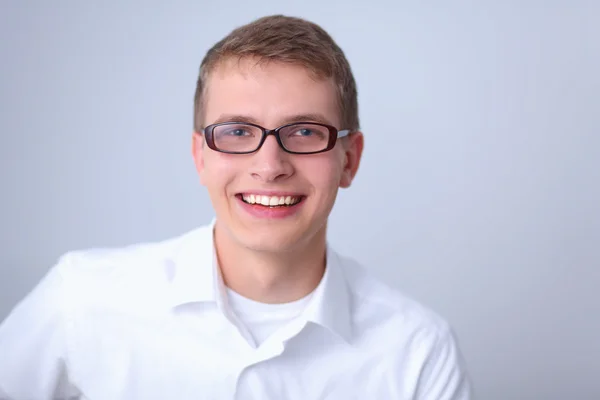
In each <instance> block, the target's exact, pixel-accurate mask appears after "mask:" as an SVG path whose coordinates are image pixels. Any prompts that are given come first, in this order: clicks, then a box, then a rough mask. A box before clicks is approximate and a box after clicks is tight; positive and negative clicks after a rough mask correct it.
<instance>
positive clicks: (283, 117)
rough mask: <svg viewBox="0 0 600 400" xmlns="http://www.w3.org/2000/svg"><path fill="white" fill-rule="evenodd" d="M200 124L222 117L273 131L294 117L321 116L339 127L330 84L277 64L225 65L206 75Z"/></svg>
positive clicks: (244, 62)
mask: <svg viewBox="0 0 600 400" xmlns="http://www.w3.org/2000/svg"><path fill="white" fill-rule="evenodd" d="M204 111H205V122H206V124H207V125H208V124H211V123H214V122H218V121H219V119H221V118H222V117H223V116H226V115H246V116H248V117H249V118H251V119H253V120H254V121H255V122H257V123H260V124H263V125H264V126H265V127H268V128H273V127H276V126H277V125H279V124H281V123H285V122H289V119H290V118H291V117H293V116H295V115H321V116H323V118H324V119H325V121H322V122H327V123H329V124H331V125H334V126H337V127H339V124H340V118H339V106H338V101H337V91H336V88H335V84H334V83H333V80H332V79H325V78H318V77H316V76H315V74H313V73H311V71H309V70H308V69H306V68H304V67H302V66H299V65H294V64H286V63H281V62H268V63H258V62H256V60H251V59H245V60H244V59H243V60H239V61H238V60H233V59H230V60H226V61H224V62H222V63H220V64H219V65H217V66H216V67H215V68H214V69H213V71H212V72H211V73H210V74H209V75H208V78H207V81H206V91H205V95H204Z"/></svg>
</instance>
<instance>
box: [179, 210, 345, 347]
mask: <svg viewBox="0 0 600 400" xmlns="http://www.w3.org/2000/svg"><path fill="white" fill-rule="evenodd" d="M215 221H216V219H213V220H212V221H211V223H210V224H208V225H206V226H203V227H200V228H198V229H196V230H195V231H192V232H191V233H188V234H187V235H185V236H184V237H183V238H182V240H181V241H180V243H179V246H178V247H177V250H176V252H175V254H174V256H173V257H172V258H171V260H170V262H171V265H170V267H171V268H172V269H173V276H172V280H171V283H172V289H173V290H172V292H171V298H172V305H173V307H178V306H181V305H184V304H189V303H198V302H213V303H216V304H219V303H221V305H222V304H223V303H225V304H226V303H227V301H226V294H225V287H224V284H223V279H222V277H221V275H220V273H219V268H218V265H217V261H216V255H215V248H214V237H213V231H214V225H215ZM326 259H327V263H326V268H325V273H324V274H323V278H322V279H321V281H320V283H319V285H318V286H317V288H316V289H315V291H314V293H313V296H312V298H311V300H310V302H309V304H308V306H307V308H306V309H305V310H304V312H303V314H302V315H303V317H304V319H305V320H306V321H309V322H312V323H315V324H317V325H319V326H322V327H324V328H326V329H327V330H329V331H330V332H331V333H333V334H336V335H338V336H340V337H341V338H343V339H344V340H345V341H347V342H349V341H350V339H351V335H352V325H351V309H350V307H351V304H350V300H351V299H350V293H349V288H348V283H347V281H346V277H345V275H344V271H343V265H342V262H341V260H340V257H339V255H338V254H337V253H336V252H335V251H334V250H333V249H332V248H331V247H330V246H329V245H328V246H327V256H326Z"/></svg>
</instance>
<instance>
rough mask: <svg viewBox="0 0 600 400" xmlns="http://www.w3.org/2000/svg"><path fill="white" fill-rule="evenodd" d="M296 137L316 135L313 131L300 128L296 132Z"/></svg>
mask: <svg viewBox="0 0 600 400" xmlns="http://www.w3.org/2000/svg"><path fill="white" fill-rule="evenodd" d="M296 135H297V136H312V135H314V132H313V130H312V129H308V128H300V129H298V130H297V131H296Z"/></svg>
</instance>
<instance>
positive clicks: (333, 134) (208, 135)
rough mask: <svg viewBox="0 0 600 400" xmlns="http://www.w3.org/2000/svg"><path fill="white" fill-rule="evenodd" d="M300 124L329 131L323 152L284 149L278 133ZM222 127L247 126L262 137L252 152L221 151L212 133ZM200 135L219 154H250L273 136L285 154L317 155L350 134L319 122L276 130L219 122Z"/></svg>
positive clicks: (238, 123) (255, 125) (241, 123)
mask: <svg viewBox="0 0 600 400" xmlns="http://www.w3.org/2000/svg"><path fill="white" fill-rule="evenodd" d="M302 124H309V125H319V126H322V127H325V128H327V129H328V130H329V140H328V142H327V146H326V147H325V148H324V149H323V150H317V151H310V152H303V151H291V150H289V149H286V147H285V146H284V144H283V142H282V141H281V137H280V136H279V132H280V131H281V130H282V129H284V128H287V127H289V126H294V125H302ZM224 125H248V126H253V127H255V128H258V129H260V130H261V131H262V137H261V139H260V142H258V145H257V146H256V148H255V149H254V150H249V151H227V150H221V149H219V148H218V147H217V146H216V144H215V138H214V134H213V133H214V130H215V128H217V127H219V126H224ZM202 134H203V135H204V137H205V139H206V144H207V145H208V147H209V148H210V149H212V150H214V151H218V152H220V153H226V154H251V153H254V152H256V151H258V150H260V148H261V147H262V145H263V144H264V142H265V140H267V136H269V135H273V136H275V139H276V140H277V143H278V144H279V147H281V148H282V149H283V150H284V151H285V152H286V153H290V154H318V153H324V152H326V151H329V150H331V149H333V148H334V147H335V143H336V141H337V140H338V139H339V138H342V137H345V136H348V135H349V134H350V130H349V129H343V130H338V129H337V128H336V127H334V126H331V125H328V124H323V123H321V122H313V121H310V122H304V121H299V122H293V123H289V124H285V125H282V126H280V127H278V128H275V129H267V128H263V127H262V126H260V125H257V124H253V123H250V122H235V121H229V122H219V123H216V124H211V125H207V126H206V127H205V128H204V129H202Z"/></svg>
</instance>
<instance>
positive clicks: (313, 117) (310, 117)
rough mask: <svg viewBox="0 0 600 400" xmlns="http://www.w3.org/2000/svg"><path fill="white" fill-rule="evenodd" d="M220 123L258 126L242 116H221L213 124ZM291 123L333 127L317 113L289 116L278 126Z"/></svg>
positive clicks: (255, 121)
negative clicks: (316, 123)
mask: <svg viewBox="0 0 600 400" xmlns="http://www.w3.org/2000/svg"><path fill="white" fill-rule="evenodd" d="M221 122H249V123H251V124H256V125H260V123H259V121H258V120H257V119H256V118H253V117H252V116H250V115H242V114H222V115H220V116H219V118H217V119H216V120H215V122H213V123H215V124H217V123H221ZM293 122H319V123H322V124H327V125H333V123H332V122H331V121H329V120H328V119H327V118H325V116H324V115H322V114H318V113H311V114H296V115H291V116H288V117H285V118H283V119H282V120H280V121H279V124H280V125H286V124H291V123H293Z"/></svg>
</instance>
